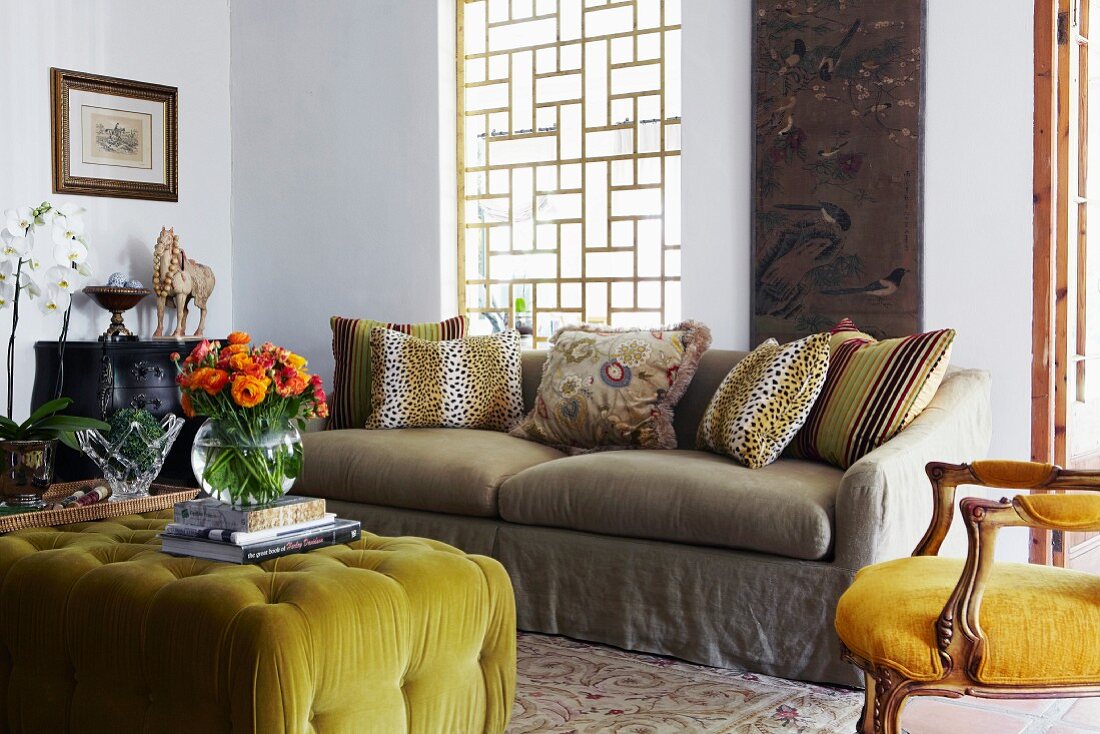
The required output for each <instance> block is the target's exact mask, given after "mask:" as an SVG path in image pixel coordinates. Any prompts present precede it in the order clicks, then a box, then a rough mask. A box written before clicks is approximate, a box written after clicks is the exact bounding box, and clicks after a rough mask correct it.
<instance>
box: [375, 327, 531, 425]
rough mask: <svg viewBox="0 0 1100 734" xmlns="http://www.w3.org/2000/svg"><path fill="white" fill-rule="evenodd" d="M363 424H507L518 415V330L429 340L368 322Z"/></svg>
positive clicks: (520, 392) (520, 398)
mask: <svg viewBox="0 0 1100 734" xmlns="http://www.w3.org/2000/svg"><path fill="white" fill-rule="evenodd" d="M370 346H371V372H372V374H373V378H372V380H371V393H372V397H373V399H372V400H371V403H372V409H371V414H370V417H369V418H368V419H367V428H481V429H486V430H491V431H508V430H510V429H512V428H513V427H514V426H515V425H516V424H517V423H519V421H520V419H521V418H522V417H523V390H522V387H521V385H522V383H521V372H520V350H519V333H518V332H516V331H505V332H503V333H500V334H494V335H492V336H471V337H467V338H465V339H451V340H448V341H441V342H433V341H426V340H424V339H418V338H416V337H415V336H409V335H408V334H402V333H400V332H398V331H391V330H390V329H381V328H378V329H372V330H371V333H370Z"/></svg>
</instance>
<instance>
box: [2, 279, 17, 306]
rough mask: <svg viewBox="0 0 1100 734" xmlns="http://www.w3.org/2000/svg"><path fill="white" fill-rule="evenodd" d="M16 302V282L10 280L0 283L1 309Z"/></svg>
mask: <svg viewBox="0 0 1100 734" xmlns="http://www.w3.org/2000/svg"><path fill="white" fill-rule="evenodd" d="M14 302H15V284H14V283H11V282H9V281H5V282H3V283H0V309H3V308H7V307H8V306H10V305H11V304H13V303H14Z"/></svg>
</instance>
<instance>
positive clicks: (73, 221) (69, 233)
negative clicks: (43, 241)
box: [53, 213, 84, 245]
mask: <svg viewBox="0 0 1100 734" xmlns="http://www.w3.org/2000/svg"><path fill="white" fill-rule="evenodd" d="M83 234H84V220H83V219H81V218H80V217H78V216H75V215H73V216H66V215H64V214H61V213H58V215H57V216H56V217H54V220H53V243H54V244H55V245H60V244H62V243H64V242H72V241H80V240H81V239H83Z"/></svg>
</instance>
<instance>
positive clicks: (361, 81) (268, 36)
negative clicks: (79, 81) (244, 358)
mask: <svg viewBox="0 0 1100 734" xmlns="http://www.w3.org/2000/svg"><path fill="white" fill-rule="evenodd" d="M437 4H438V0H406V2H400V3H398V2H389V1H387V0H366V1H362V0H361V1H360V2H352V1H351V0H323V1H322V2H315V3H309V4H308V5H307V4H305V3H295V2H292V1H291V0H279V2H275V3H270V2H269V3H263V2H261V1H260V0H234V2H233V70H232V78H233V115H234V126H233V134H234V147H233V157H234V191H233V193H234V197H233V200H234V222H233V233H234V244H235V257H236V261H237V266H238V267H237V269H236V288H235V293H234V296H235V313H236V314H237V317H238V323H239V324H240V325H241V326H243V327H245V328H249V329H251V330H253V331H255V332H257V334H258V335H260V336H262V337H263V338H269V337H270V338H273V339H281V340H284V341H286V342H288V343H289V344H291V345H292V346H293V347H294V348H296V349H301V350H303V351H305V353H306V354H308V355H309V356H310V357H311V359H312V360H313V362H314V365H315V367H316V368H317V369H318V370H319V371H320V372H321V374H330V371H331V364H332V363H331V358H330V356H329V334H328V329H327V318H328V317H329V316H330V315H332V314H334V313H341V314H348V315H362V316H372V317H379V318H384V319H396V320H420V319H430V318H434V317H437V316H439V315H440V314H441V312H443V311H448V310H449V306H450V304H451V303H453V297H451V296H448V297H447V298H446V299H441V297H440V293H441V292H442V291H443V290H444V289H445V288H450V287H451V286H452V285H453V284H452V283H451V282H450V281H449V280H448V278H450V277H452V275H451V274H452V272H453V271H452V269H450V268H449V267H447V268H444V269H442V270H441V269H440V268H439V262H440V252H441V243H440V238H441V236H442V238H443V239H444V244H443V252H446V253H448V254H449V253H451V252H453V249H452V246H451V241H453V240H450V239H449V238H450V237H452V236H453V235H451V234H450V233H451V232H453V229H452V228H451V227H449V226H448V225H447V223H446V222H445V221H444V220H443V219H442V218H441V217H440V214H439V210H438V209H437V206H436V197H438V196H439V192H440V191H442V192H443V194H444V196H445V197H446V196H447V195H449V192H450V191H451V187H450V185H449V184H448V183H447V182H443V183H444V184H446V185H441V173H440V172H441V171H447V170H449V167H450V166H452V165H453V164H452V160H453V158H452V153H451V152H450V149H448V148H446V147H443V148H441V147H440V145H439V144H438V141H440V140H443V141H446V140H447V137H448V136H449V135H450V134H451V132H450V129H449V128H448V127H447V125H446V124H441V123H440V117H441V114H442V118H443V119H444V120H446V119H447V117H448V115H447V114H446V111H447V110H446V105H448V104H449V100H447V99H446V98H444V99H445V101H444V108H442V109H441V107H440V100H439V97H440V95H439V94H438V93H437V90H439V89H441V88H446V87H447V84H448V83H449V80H448V79H446V78H445V77H446V75H447V74H448V67H447V63H441V62H440V59H441V58H442V59H444V60H445V59H446V57H447V56H448V54H447V53H445V52H441V51H440V49H441V47H443V48H445V47H446V45H447V44H448V43H450V38H446V37H445V36H447V35H448V34H449V33H450V26H449V24H448V23H447V22H446V20H447V18H444V21H445V22H440V20H439V17H438V16H437V15H436V13H437ZM683 6H684V7H683V13H684V20H683V24H684V118H685V125H684V127H685V133H684V134H685V142H684V154H683V193H684V228H685V231H684V252H683V282H684V285H683V293H684V313H685V315H687V316H690V317H692V318H697V319H700V320H702V321H704V322H706V323H708V324H709V325H710V326H711V328H712V330H713V332H714V337H715V346H720V347H731V348H745V347H748V346H749V344H748V341H749V288H750V286H749V282H750V267H749V247H750V239H749V238H750V235H751V233H750V227H749V223H750V217H751V200H750V187H751V154H752V151H751V145H752V131H751V112H750V101H751V91H750V89H751V76H750V74H751V50H750V49H751V31H752V18H751V12H750V10H751V9H750V3H748V2H747V0H736V1H735V2H731V1H730V0H684V2H683ZM994 6H996V9H997V12H996V13H990V12H989V10H990V9H991V8H992V7H994ZM442 7H444V8H445V9H444V10H443V11H442V12H444V14H445V15H449V13H451V12H453V11H452V10H451V9H450V8H451V7H453V5H451V3H449V2H447V0H442ZM979 27H980V28H982V29H983V32H982V33H980V34H975V33H974V32H973V29H974V28H979ZM927 34H928V40H927V75H928V79H927V90H928V91H927V98H926V124H925V273H924V277H925V281H924V283H925V298H924V301H925V327H926V328H928V329H932V328H940V327H947V326H950V327H954V328H956V329H957V330H958V332H959V334H958V339H957V340H956V346H955V349H954V355H953V362H954V363H955V364H959V365H965V366H971V367H981V368H985V369H989V370H991V371H992V373H993V380H994V388H993V389H994V397H993V400H994V415H995V428H994V431H995V434H994V439H993V448H992V453H993V454H994V455H996V456H1000V457H1011V458H1026V457H1027V455H1028V446H1029V440H1028V437H1029V433H1030V426H1029V404H1030V375H1029V369H1030V325H1031V310H1030V309H1031V237H1032V230H1031V155H1032V153H1031V151H1032V144H1031V129H1032V93H1031V82H1030V79H1031V59H1032V50H1031V48H1032V17H1031V4H1030V3H1023V2H1021V3H1000V2H997V3H994V2H992V1H987V2H966V3H959V2H954V1H953V0H929V2H928V24H927ZM273 49H278V52H273ZM976 58H996V59H998V64H997V71H996V73H990V72H989V71H988V70H987V69H984V67H982V66H981V65H980V64H978V65H976V64H974V63H973V59H976ZM991 111H995V112H991ZM441 150H442V151H443V152H442V153H441ZM447 209H448V206H447V205H445V206H444V211H447ZM307 260H308V261H309V262H308V264H307ZM316 272H320V273H322V274H323V278H324V280H323V282H324V287H321V288H317V287H312V284H313V283H315V282H317V281H316V280H315V279H314V278H313V273H316ZM303 285H304V286H305V287H303ZM280 294H290V295H280Z"/></svg>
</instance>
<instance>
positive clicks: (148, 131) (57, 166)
mask: <svg viewBox="0 0 1100 734" xmlns="http://www.w3.org/2000/svg"><path fill="white" fill-rule="evenodd" d="M50 99H51V112H52V114H51V117H52V120H53V130H52V132H53V134H52V148H53V156H52V158H53V190H54V192H56V193H59V194H82V195H85V196H112V197H119V198H127V199H151V200H155V201H179V156H178V150H179V149H178V136H179V122H178V121H179V117H178V89H177V88H176V87H169V86H165V85H162V84H151V83H148V82H139V81H134V80H132V79H119V78H116V77H110V76H103V75H100V74H88V73H84V72H78V71H69V70H67V69H56V68H54V69H50Z"/></svg>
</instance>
